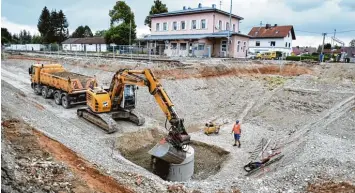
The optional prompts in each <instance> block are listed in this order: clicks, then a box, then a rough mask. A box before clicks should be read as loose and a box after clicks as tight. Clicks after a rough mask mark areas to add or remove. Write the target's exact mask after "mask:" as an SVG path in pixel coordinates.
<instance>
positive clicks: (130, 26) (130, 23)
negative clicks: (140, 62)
mask: <svg viewBox="0 0 355 193" xmlns="http://www.w3.org/2000/svg"><path fill="white" fill-rule="evenodd" d="M131 28H132V21H131V20H129V49H130V52H131V60H132V47H131V31H132V30H131Z"/></svg>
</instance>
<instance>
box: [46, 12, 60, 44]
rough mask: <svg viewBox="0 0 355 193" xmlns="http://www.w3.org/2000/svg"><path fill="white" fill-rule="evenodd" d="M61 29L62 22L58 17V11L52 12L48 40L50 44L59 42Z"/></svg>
mask: <svg viewBox="0 0 355 193" xmlns="http://www.w3.org/2000/svg"><path fill="white" fill-rule="evenodd" d="M59 27H60V21H59V17H58V13H57V11H56V10H52V11H51V17H50V28H49V31H48V34H47V36H48V37H47V38H48V40H49V41H48V43H55V42H59Z"/></svg>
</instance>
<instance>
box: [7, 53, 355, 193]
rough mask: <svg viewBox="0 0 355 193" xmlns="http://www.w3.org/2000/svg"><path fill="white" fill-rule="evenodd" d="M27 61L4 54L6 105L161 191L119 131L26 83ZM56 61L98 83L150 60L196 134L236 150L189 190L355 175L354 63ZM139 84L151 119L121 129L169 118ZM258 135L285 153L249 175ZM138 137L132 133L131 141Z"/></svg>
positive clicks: (118, 174)
mask: <svg viewBox="0 0 355 193" xmlns="http://www.w3.org/2000/svg"><path fill="white" fill-rule="evenodd" d="M31 62H32V60H31V61H24V60H8V61H5V62H3V64H2V87H3V91H2V104H3V108H5V109H6V110H7V111H9V112H11V113H13V114H14V116H15V117H21V118H23V119H25V121H26V122H29V123H30V124H31V125H33V126H35V128H36V129H39V130H41V131H43V132H44V133H45V134H46V135H49V136H50V137H52V138H54V139H56V140H58V141H59V142H60V143H62V144H64V145H66V146H68V147H69V148H70V149H72V150H73V151H75V152H77V153H78V154H79V155H81V156H82V157H84V158H85V159H87V160H89V161H90V162H91V163H94V164H97V165H98V166H100V168H101V167H102V168H103V169H104V170H105V171H107V172H109V173H110V175H111V176H112V177H113V178H114V179H115V180H118V181H119V182H120V183H122V184H123V185H125V186H129V187H130V188H132V189H133V191H137V192H147V191H151V192H164V191H167V189H168V187H171V186H172V185H173V184H172V183H169V182H164V181H162V180H161V179H159V178H157V177H156V176H154V175H151V174H150V173H149V172H148V171H147V170H144V169H142V168H141V167H138V166H136V165H134V164H132V163H131V162H129V161H127V160H125V159H124V158H122V156H121V155H119V152H118V151H115V150H114V147H117V145H119V144H118V142H117V139H118V138H119V137H121V136H122V134H114V135H106V134H103V133H102V132H101V131H100V130H98V129H97V128H96V127H93V126H92V125H90V124H88V123H85V122H82V121H80V120H78V119H77V118H76V116H75V108H74V109H70V110H64V109H62V108H61V107H58V106H56V105H55V104H54V103H53V101H51V100H44V99H43V98H41V97H40V96H35V95H34V94H33V92H32V90H31V88H30V87H29V86H28V85H29V77H28V75H27V71H26V70H27V68H28V66H29V65H30V64H31ZM59 62H60V63H63V64H64V66H65V67H66V68H67V69H69V70H70V71H72V72H76V73H82V74H85V75H88V76H93V75H96V76H97V78H98V79H99V84H104V83H107V82H109V81H110V80H111V76H112V74H113V72H114V71H115V70H117V69H118V68H122V67H127V66H130V65H131V66H130V67H131V68H137V69H142V68H144V67H152V69H154V72H157V73H156V74H157V75H159V76H160V77H164V78H165V79H163V80H162V81H161V82H162V83H163V86H164V88H165V89H166V91H167V93H168V94H169V96H171V98H172V101H173V102H174V104H175V106H176V110H177V112H179V115H181V117H184V118H185V123H186V125H187V128H188V130H189V132H191V133H190V134H191V136H192V139H193V140H197V141H202V142H205V143H209V144H211V145H215V146H218V147H220V148H223V149H224V150H226V151H228V152H230V156H229V158H228V159H227V160H226V161H224V162H223V163H222V164H221V168H220V170H219V171H218V172H217V173H216V174H215V175H213V176H210V177H208V178H207V179H206V180H192V181H190V182H186V183H183V185H184V189H187V190H190V191H192V190H199V191H202V192H217V191H225V192H230V191H231V190H235V189H239V190H241V191H242V192H258V191H259V192H260V191H261V192H277V191H291V192H292V191H293V192H300V191H306V188H307V184H308V183H313V182H317V180H319V179H327V180H331V181H342V180H344V181H349V182H350V183H354V173H351V171H354V170H355V168H354V163H355V160H354V157H353V156H351V155H354V153H355V152H354V147H353V144H354V139H355V138H354V135H353V133H354V130H353V128H355V125H354V123H355V121H354V114H355V113H354V107H355V102H354V99H353V98H351V97H352V96H354V93H355V84H354V83H355V81H354V80H355V68H354V67H353V66H349V65H346V64H330V65H328V64H326V65H324V66H302V65H301V66H299V65H287V66H283V68H282V69H283V70H284V74H283V73H280V71H278V70H277V69H276V68H275V67H272V65H268V66H267V68H266V67H262V65H261V64H260V65H259V64H257V65H254V64H253V65H250V64H240V63H237V64H225V65H224V64H223V65H222V67H221V64H217V65H214V64H208V65H207V64H206V65H205V68H204V67H203V66H204V64H203V65H202V64H197V65H190V66H189V65H187V66H184V67H182V69H181V67H176V66H175V67H174V66H173V67H171V66H164V65H163V64H159V65H157V66H154V64H141V63H140V64H117V65H116V64H115V65H112V64H111V63H109V62H107V61H105V62H100V61H94V62H92V61H91V62H90V61H89V60H79V61H71V60H67V59H65V60H63V61H59ZM95 62H96V63H95ZM255 66H261V67H257V68H256V67H255ZM270 66H271V67H270ZM265 68H266V69H265ZM278 68H279V67H278ZM247 69H249V70H247ZM159 70H160V71H159ZM260 70H261V71H262V72H260ZM169 71H171V73H169ZM281 72H283V71H281ZM300 74H301V75H300ZM181 77H182V78H181ZM206 77H208V78H206ZM142 90H143V91H141V90H139V94H138V96H139V97H138V104H139V105H138V107H137V110H138V111H139V112H142V113H143V114H144V115H145V116H146V117H147V124H146V125H145V126H143V127H141V128H137V127H136V126H134V125H132V124H129V123H120V125H121V126H122V128H123V132H124V133H129V132H135V131H139V130H140V129H147V128H159V129H161V125H164V121H165V117H164V115H163V114H162V113H161V112H160V111H159V109H157V105H156V104H155V101H154V100H153V98H152V97H151V96H150V95H149V93H148V92H145V90H144V89H142ZM4 98H6V101H4ZM19 109H20V111H18V110H19ZM147 109H150V110H147ZM235 119H240V120H242V127H243V136H242V144H243V146H242V148H241V149H235V148H233V146H231V144H232V137H231V135H230V128H231V126H232V124H233V122H234V121H235ZM45 120H50V121H45ZM209 120H214V121H217V122H219V123H223V126H222V129H221V131H220V134H219V135H217V136H206V135H204V134H203V133H202V132H200V129H202V128H203V125H204V123H205V122H206V121H209ZM201 126H202V127H201ZM262 137H266V138H268V139H272V140H274V141H273V145H275V146H276V147H278V148H280V149H281V150H282V152H283V154H284V155H285V157H284V158H283V160H281V161H280V162H278V163H277V164H274V165H272V166H271V167H269V168H266V169H265V170H263V171H262V172H260V173H258V175H256V176H254V177H252V178H253V180H250V179H247V178H246V177H244V175H245V172H244V170H243V169H242V166H243V165H244V164H246V163H248V161H249V159H248V158H249V155H250V154H249V153H250V152H251V151H253V149H254V147H255V146H256V145H257V144H258V142H259V140H260V139H261V138H262ZM139 142H141V141H139V140H137V141H135V140H133V141H128V143H130V145H131V146H133V147H134V146H136V144H137V143H139ZM334 152H336V153H334ZM98 155H99V156H98ZM202 159H203V158H202ZM205 159H209V158H208V157H206V158H205ZM259 179H260V180H259ZM137 180H138V181H137ZM137 182H139V183H138V184H139V185H137Z"/></svg>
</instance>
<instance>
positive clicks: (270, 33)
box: [248, 24, 296, 40]
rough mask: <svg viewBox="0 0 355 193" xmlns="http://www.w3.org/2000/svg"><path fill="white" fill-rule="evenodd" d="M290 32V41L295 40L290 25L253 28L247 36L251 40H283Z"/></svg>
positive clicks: (267, 25) (268, 25)
mask: <svg viewBox="0 0 355 193" xmlns="http://www.w3.org/2000/svg"><path fill="white" fill-rule="evenodd" d="M290 31H291V35H292V39H293V40H295V39H296V35H295V31H294V29H293V26H292V25H285V26H277V25H274V26H271V25H270V24H266V26H265V27H253V28H252V29H251V30H250V32H249V34H248V35H249V36H252V38H255V39H256V38H284V37H286V36H287V35H288V33H289V32H290Z"/></svg>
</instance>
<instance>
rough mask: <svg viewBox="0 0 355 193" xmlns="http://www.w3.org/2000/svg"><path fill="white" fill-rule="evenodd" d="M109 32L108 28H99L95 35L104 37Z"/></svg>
mask: <svg viewBox="0 0 355 193" xmlns="http://www.w3.org/2000/svg"><path fill="white" fill-rule="evenodd" d="M106 32H107V30H98V31H96V32H95V35H94V36H95V37H104V35H105V33H106Z"/></svg>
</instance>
